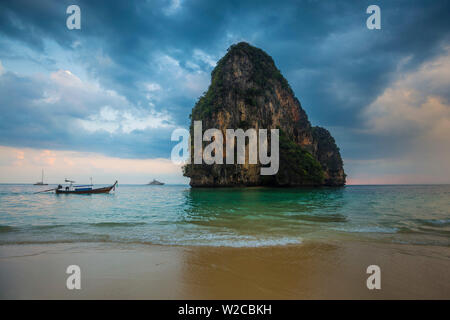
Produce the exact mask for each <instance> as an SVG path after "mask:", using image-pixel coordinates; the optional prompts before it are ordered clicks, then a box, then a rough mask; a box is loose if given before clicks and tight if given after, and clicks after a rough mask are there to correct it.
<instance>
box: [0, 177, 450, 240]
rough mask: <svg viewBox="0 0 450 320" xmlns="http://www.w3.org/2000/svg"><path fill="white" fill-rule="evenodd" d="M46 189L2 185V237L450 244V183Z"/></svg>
mask: <svg viewBox="0 0 450 320" xmlns="http://www.w3.org/2000/svg"><path fill="white" fill-rule="evenodd" d="M50 187H51V186H49V187H48V188H50ZM45 188H47V186H45V187H38V186H31V185H5V184H4V185H0V244H12V243H59V242H122V243H149V244H167V245H211V246H270V245H286V244H295V243H301V242H302V241H305V240H317V239H319V240H321V239H322V240H323V239H336V240H340V239H342V240H345V239H358V240H361V241H372V242H373V241H380V242H395V243H410V244H427V245H444V246H449V245H450V185H429V186H419V185H417V186H416V185H414V186H413V185H411V186H347V187H344V188H319V189H268V188H249V189H240V188H236V189H191V188H190V187H188V186H184V185H165V186H136V185H119V187H118V188H117V190H116V191H115V192H114V193H111V194H96V195H56V194H52V193H42V194H33V192H35V191H37V190H42V189H45Z"/></svg>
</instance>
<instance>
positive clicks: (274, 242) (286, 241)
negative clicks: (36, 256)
mask: <svg viewBox="0 0 450 320" xmlns="http://www.w3.org/2000/svg"><path fill="white" fill-rule="evenodd" d="M58 243H120V244H143V245H172V246H199V247H233V248H246V247H250V248H258V247H275V246H285V245H298V244H301V243H302V240H301V239H299V238H287V237H285V238H277V239H255V240H248V239H242V240H231V239H230V240H223V239H222V240H218V241H197V242H190V241H184V240H168V241H157V240H155V241H135V240H113V239H110V237H109V236H105V237H103V238H101V237H95V238H92V239H83V238H81V239H61V240H33V241H31V240H30V241H27V240H24V241H0V245H27V244H58Z"/></svg>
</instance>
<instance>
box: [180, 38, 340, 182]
mask: <svg viewBox="0 0 450 320" xmlns="http://www.w3.org/2000/svg"><path fill="white" fill-rule="evenodd" d="M196 120H201V121H202V125H203V132H204V131H205V130H206V129H209V128H217V129H219V130H221V131H222V133H223V136H224V137H225V130H226V129H238V128H241V129H244V130H246V129H248V128H255V129H256V130H258V129H279V130H280V141H279V148H280V160H279V161H280V162H279V163H280V164H279V170H278V173H277V174H276V175H273V176H264V175H260V164H248V161H246V163H245V164H213V165H206V164H194V163H193V161H191V164H187V165H185V167H184V168H183V171H184V175H185V176H187V177H190V179H191V181H190V184H191V186H192V187H212V186H217V187H220V186H261V185H271V186H322V185H328V186H342V185H344V184H345V173H344V169H343V163H342V159H341V155H340V153H339V148H338V147H337V146H336V143H335V141H334V139H333V137H332V136H331V135H330V133H329V132H328V131H327V130H326V129H324V128H320V127H312V126H311V124H310V122H309V120H308V117H307V115H306V113H305V111H304V110H303V109H302V107H301V104H300V102H299V101H298V99H297V98H296V97H295V96H294V92H293V91H292V89H291V87H290V86H289V84H288V82H287V81H286V79H285V78H284V77H283V76H282V75H281V73H280V71H279V70H278V69H277V67H276V66H275V63H274V62H273V60H272V58H271V57H270V56H269V55H268V54H266V53H265V52H264V51H262V50H261V49H258V48H255V47H253V46H251V45H249V44H247V43H244V42H241V43H238V44H236V45H233V46H231V47H230V48H229V49H228V53H227V54H226V55H225V56H224V57H223V58H222V59H221V60H220V61H219V62H218V63H217V66H216V68H215V69H214V70H213V71H212V73H211V85H210V86H209V89H208V91H207V92H206V93H205V94H204V95H203V96H202V97H200V99H199V100H198V102H197V103H196V105H195V107H194V108H193V109H192V114H191V136H192V137H193V123H194V121H196ZM268 132H270V130H268ZM192 140H193V139H192ZM207 144H208V142H205V143H204V145H207ZM224 150H225V147H224ZM192 153H193V152H192ZM247 157H248V146H247ZM224 158H225V153H224ZM224 163H225V159H224Z"/></svg>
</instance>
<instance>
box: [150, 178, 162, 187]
mask: <svg viewBox="0 0 450 320" xmlns="http://www.w3.org/2000/svg"><path fill="white" fill-rule="evenodd" d="M163 184H164V182H160V181H158V180H156V179H153V181H152V182H149V183H147V185H149V186H162V185H163Z"/></svg>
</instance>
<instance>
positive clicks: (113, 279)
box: [0, 241, 450, 299]
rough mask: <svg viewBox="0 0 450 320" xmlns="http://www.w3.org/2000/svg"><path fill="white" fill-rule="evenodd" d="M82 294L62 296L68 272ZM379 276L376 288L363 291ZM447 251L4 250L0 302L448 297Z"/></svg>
mask: <svg viewBox="0 0 450 320" xmlns="http://www.w3.org/2000/svg"><path fill="white" fill-rule="evenodd" d="M72 264H76V265H78V266H80V268H81V290H68V289H67V288H66V279H67V277H68V275H67V274H66V273H65V271H66V268H67V266H69V265H72ZM371 264H376V265H379V266H380V268H381V286H382V287H381V290H368V289H367V287H366V279H367V277H368V275H367V274H366V268H367V266H369V265H371ZM449 267H450V249H449V248H448V247H439V246H417V245H416V246H412V245H393V244H369V243H364V242H351V241H340V242H309V243H304V244H301V245H292V246H278V247H262V248H227V247H187V246H156V245H125V244H106V243H89V244H82V243H81V244H80V243H73V244H69V243H67V244H45V245H2V246H0V288H1V289H0V298H1V299H449V298H450V268H449Z"/></svg>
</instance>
